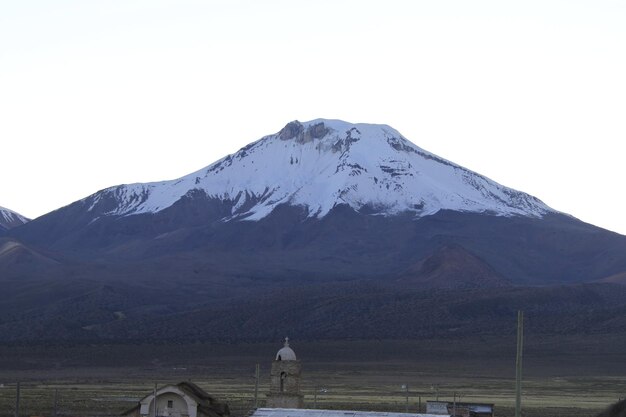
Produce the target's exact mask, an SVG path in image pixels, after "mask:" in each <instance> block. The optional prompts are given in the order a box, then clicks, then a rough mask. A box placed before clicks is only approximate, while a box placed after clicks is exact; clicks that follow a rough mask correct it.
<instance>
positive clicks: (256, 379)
mask: <svg viewBox="0 0 626 417" xmlns="http://www.w3.org/2000/svg"><path fill="white" fill-rule="evenodd" d="M259 375H260V370H259V364H258V363H257V364H256V369H255V370H254V409H255V410H256V409H257V408H258V407H259Z"/></svg>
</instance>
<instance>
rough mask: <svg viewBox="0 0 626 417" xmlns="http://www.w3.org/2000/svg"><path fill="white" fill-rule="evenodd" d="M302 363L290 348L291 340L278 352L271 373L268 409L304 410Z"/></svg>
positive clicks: (286, 341)
mask: <svg viewBox="0 0 626 417" xmlns="http://www.w3.org/2000/svg"><path fill="white" fill-rule="evenodd" d="M300 372H301V367H300V361H299V360H297V359H296V354H295V352H294V351H293V350H292V349H291V348H290V347H289V338H288V337H286V338H285V346H284V347H283V348H282V349H280V350H279V351H278V353H277V354H276V359H275V360H274V362H272V370H271V372H270V393H269V394H268V396H267V403H266V406H267V407H268V408H303V407H304V396H303V395H302V394H300Z"/></svg>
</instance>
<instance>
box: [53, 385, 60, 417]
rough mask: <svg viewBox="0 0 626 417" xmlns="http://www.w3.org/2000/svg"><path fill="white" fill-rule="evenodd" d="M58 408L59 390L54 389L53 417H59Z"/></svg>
mask: <svg viewBox="0 0 626 417" xmlns="http://www.w3.org/2000/svg"><path fill="white" fill-rule="evenodd" d="M58 408H59V389H58V388H55V389H54V407H53V409H52V416H53V417H57V413H58Z"/></svg>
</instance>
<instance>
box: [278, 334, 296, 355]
mask: <svg viewBox="0 0 626 417" xmlns="http://www.w3.org/2000/svg"><path fill="white" fill-rule="evenodd" d="M276 360H277V361H295V360H296V353H295V352H294V351H293V349H291V348H290V347H289V338H288V337H285V346H283V347H282V348H281V349H280V350H279V351H278V353H277V354H276Z"/></svg>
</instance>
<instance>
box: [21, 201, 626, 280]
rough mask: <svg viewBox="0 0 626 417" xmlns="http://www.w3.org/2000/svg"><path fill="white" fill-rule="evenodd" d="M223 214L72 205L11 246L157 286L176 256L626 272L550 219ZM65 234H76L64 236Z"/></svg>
mask: <svg viewBox="0 0 626 417" xmlns="http://www.w3.org/2000/svg"><path fill="white" fill-rule="evenodd" d="M220 212H221V209H220V205H219V203H218V202H216V201H214V200H211V199H209V198H207V197H206V195H202V194H200V195H197V196H189V197H187V198H185V199H184V200H181V201H180V202H178V203H176V204H175V205H174V206H172V207H170V208H168V209H166V210H163V211H161V212H159V213H156V214H142V215H135V216H127V217H104V218H101V219H99V220H97V221H93V222H90V223H89V222H86V223H87V224H81V222H80V221H79V220H77V218H78V217H79V214H80V213H81V211H80V203H74V204H73V205H71V206H69V207H67V208H66V209H63V210H58V211H56V212H54V213H51V214H49V215H47V216H43V217H41V218H39V219H37V220H34V221H32V222H30V223H28V224H26V225H24V226H21V227H19V228H17V229H14V230H13V231H12V234H13V235H15V236H17V237H18V238H20V239H21V240H22V241H24V242H27V243H29V244H30V245H35V246H38V247H45V248H48V249H51V250H59V251H62V252H64V253H66V254H68V256H72V257H73V258H74V259H76V260H78V261H93V260H95V259H101V260H106V261H107V262H108V263H114V264H124V263H128V262H131V263H142V262H145V263H147V266H146V274H151V275H153V274H155V273H156V275H157V276H161V275H162V274H160V273H158V271H153V269H152V268H151V267H150V265H152V264H154V263H155V262H154V261H155V260H157V259H160V258H163V257H169V258H171V257H172V256H173V255H181V256H183V257H184V262H185V263H186V264H187V265H191V264H194V265H197V266H198V267H208V268H210V269H213V270H219V271H220V272H221V273H224V274H236V275H245V276H249V277H255V278H258V277H261V278H263V277H273V279H283V278H285V277H290V278H289V279H292V280H298V277H303V278H305V277H306V278H307V279H315V280H324V279H329V278H333V279H337V278H342V279H353V278H356V277H361V276H367V277H370V278H377V279H381V280H390V279H396V278H400V277H403V278H408V277H409V275H411V274H412V275H413V278H412V279H411V280H413V281H414V282H421V283H423V284H425V283H426V281H425V279H426V278H425V276H424V277H422V278H420V280H421V281H419V280H418V281H416V279H417V277H416V276H415V272H420V274H422V275H424V274H426V273H427V272H428V271H426V269H423V268H422V269H421V270H419V271H416V270H415V268H417V265H418V264H419V265H421V264H420V263H421V262H423V261H424V260H425V259H426V258H427V257H431V256H433V254H435V253H436V252H437V251H439V250H441V248H443V247H446V246H454V247H456V248H459V250H461V251H464V252H465V253H466V255H465V258H464V259H465V260H464V262H470V260H473V261H471V262H470V263H472V264H473V266H471V267H470V265H469V263H468V264H467V265H465V266H463V265H461V264H459V265H457V266H456V267H455V268H456V270H457V271H461V270H464V272H463V273H469V272H468V271H469V270H470V269H472V268H473V269H476V268H477V264H478V263H482V264H483V266H482V267H481V268H478V269H476V271H475V274H474V276H477V275H481V276H482V277H483V278H480V279H481V280H484V281H485V283H484V284H487V283H488V282H491V283H492V285H496V286H499V285H502V284H503V283H511V284H518V285H519V284H533V285H537V284H539V285H545V284H551V283H567V282H591V281H594V280H598V279H603V278H606V277H609V276H612V275H615V274H619V273H622V272H624V271H626V237H624V236H621V235H618V234H616V233H612V232H609V231H606V230H603V229H600V228H597V227H595V226H592V225H589V224H585V223H582V222H580V221H578V220H576V219H574V218H571V217H569V216H564V215H558V214H551V215H547V216H545V217H544V218H529V217H522V216H516V217H502V216H489V215H481V214H472V213H460V212H452V211H441V212H439V213H437V214H435V215H432V216H427V217H423V218H421V219H414V218H412V217H409V216H394V217H383V216H369V215H364V214H360V213H357V212H355V211H354V210H352V209H350V208H349V207H345V206H338V207H336V208H335V209H333V210H332V211H331V212H330V213H329V214H328V215H327V216H325V217H323V218H321V219H313V218H307V217H306V215H305V213H304V212H302V210H301V209H299V208H296V207H290V206H281V207H279V208H278V209H277V210H275V212H274V213H272V214H271V215H270V216H268V217H266V218H264V219H261V220H259V221H230V222H223V221H221V220H220V219H221V217H220V214H219V213H220ZM66 223H71V224H72V225H73V226H72V227H67V228H65V227H64V226H63V225H64V224H66ZM436 259H437V258H433V260H434V261H436ZM449 260H450V261H451V260H452V258H450V259H449ZM443 261H445V259H444V258H441V259H440V260H439V262H443ZM173 262H174V265H176V262H177V261H176V260H173ZM454 262H459V261H458V260H456V261H454ZM431 263H432V262H431ZM179 267H180V268H182V269H185V267H184V266H182V265H179ZM430 267H431V268H432V265H431V266H430ZM420 268H421V267H420ZM428 273H430V274H432V273H433V271H430V272H428ZM457 275H458V274H457ZM470 275H471V274H470ZM163 278H166V277H163ZM137 279H141V277H137ZM458 279H460V278H458ZM468 279H474V278H472V277H471V276H469V275H468V276H467V278H466V279H465V281H466V282H465V284H463V285H469V284H471V283H470V282H469V281H468ZM477 279H478V278H477ZM411 280H409V281H411ZM430 280H431V281H432V280H436V277H435V276H434V275H433V276H432V277H431V278H430ZM496 281H497V283H496ZM429 285H430V284H429ZM477 285H478V286H483V284H480V285H479V284H477ZM490 285H491V284H490ZM435 286H437V285H435ZM443 286H445V285H443ZM470 286H472V285H470ZM487 286H489V285H487Z"/></svg>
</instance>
